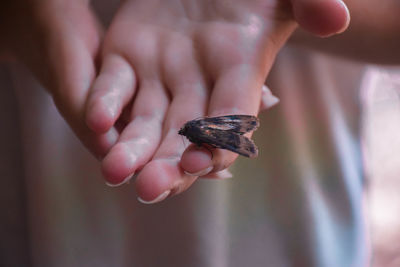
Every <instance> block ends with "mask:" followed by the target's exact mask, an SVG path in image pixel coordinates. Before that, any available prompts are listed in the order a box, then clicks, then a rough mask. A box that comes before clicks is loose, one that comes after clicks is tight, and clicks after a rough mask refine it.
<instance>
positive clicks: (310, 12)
mask: <svg viewBox="0 0 400 267" xmlns="http://www.w3.org/2000/svg"><path fill="white" fill-rule="evenodd" d="M292 3H293V13H294V17H295V19H296V21H297V22H298V23H299V25H300V26H301V27H302V28H303V29H305V30H306V31H308V32H310V33H312V34H315V35H317V36H320V37H329V36H331V35H334V34H338V33H342V32H344V31H345V30H346V29H347V27H348V25H349V23H350V13H349V10H348V8H347V6H346V4H345V3H344V2H343V1H341V0H328V1H320V0H293V1H292Z"/></svg>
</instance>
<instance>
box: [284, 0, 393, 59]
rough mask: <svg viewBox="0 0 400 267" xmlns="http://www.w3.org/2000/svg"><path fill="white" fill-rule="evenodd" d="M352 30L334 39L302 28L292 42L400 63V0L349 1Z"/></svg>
mask: <svg viewBox="0 0 400 267" xmlns="http://www.w3.org/2000/svg"><path fill="white" fill-rule="evenodd" d="M344 2H345V3H346V4H347V6H348V8H349V10H350V14H351V22H350V26H349V28H348V30H347V31H346V32H344V33H342V34H339V35H336V36H333V37H330V38H322V39H321V38H318V37H314V36H312V35H310V34H308V33H305V32H304V31H302V30H298V31H297V32H296V33H295V34H294V35H293V37H292V38H291V40H290V41H291V43H293V44H298V45H302V46H307V47H310V48H312V49H316V50H320V51H323V52H328V53H332V54H336V55H338V56H343V57H347V58H351V59H356V60H360V61H366V62H372V63H379V64H400V53H399V52H398V50H399V47H400V3H399V2H398V1H397V0H387V1H374V0H346V1H344Z"/></svg>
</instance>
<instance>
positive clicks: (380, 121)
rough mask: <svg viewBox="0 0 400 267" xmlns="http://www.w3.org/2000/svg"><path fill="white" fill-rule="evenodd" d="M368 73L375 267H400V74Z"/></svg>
mask: <svg viewBox="0 0 400 267" xmlns="http://www.w3.org/2000/svg"><path fill="white" fill-rule="evenodd" d="M399 73H400V72H399V69H385V70H383V69H382V70H379V69H378V70H376V69H374V70H371V71H368V72H367V74H366V79H365V80H364V85H363V87H364V88H363V90H362V94H363V95H362V97H363V103H364V112H365V117H364V122H363V125H364V128H363V134H364V139H363V148H364V150H365V151H364V152H365V153H364V155H365V158H364V160H365V166H366V168H367V179H368V182H367V187H366V194H365V196H366V197H365V204H366V205H365V207H366V214H367V216H368V217H369V218H368V222H369V224H370V225H369V227H370V234H371V235H370V239H371V242H372V261H373V266H374V267H397V266H400V242H399V240H400V191H399V190H400V156H399V151H400V74H399Z"/></svg>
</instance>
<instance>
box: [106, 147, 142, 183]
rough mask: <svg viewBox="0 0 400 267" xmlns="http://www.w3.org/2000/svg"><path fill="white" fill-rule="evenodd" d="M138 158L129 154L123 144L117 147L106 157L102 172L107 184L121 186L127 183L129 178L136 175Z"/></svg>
mask: <svg viewBox="0 0 400 267" xmlns="http://www.w3.org/2000/svg"><path fill="white" fill-rule="evenodd" d="M136 162H137V157H136V156H135V155H133V154H132V153H129V149H127V148H126V147H125V146H124V145H123V144H121V143H120V144H117V145H115V146H114V147H113V148H112V149H111V151H110V152H109V153H108V154H107V155H106V156H105V158H104V159H103V161H102V164H101V171H102V173H103V176H104V178H105V180H106V183H107V184H112V185H119V184H122V183H124V182H126V179H127V177H130V176H132V175H133V174H134V172H135V171H136V170H135V163H136Z"/></svg>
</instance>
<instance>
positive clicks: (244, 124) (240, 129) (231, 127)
mask: <svg viewBox="0 0 400 267" xmlns="http://www.w3.org/2000/svg"><path fill="white" fill-rule="evenodd" d="M194 122H195V124H197V126H198V127H200V128H203V129H210V130H213V129H215V130H223V131H232V132H235V133H238V134H244V133H247V132H250V131H253V130H256V129H257V128H258V126H259V125H260V123H259V121H258V118H257V117H255V116H251V115H228V116H219V117H209V118H207V117H205V118H199V119H196V120H194Z"/></svg>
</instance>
